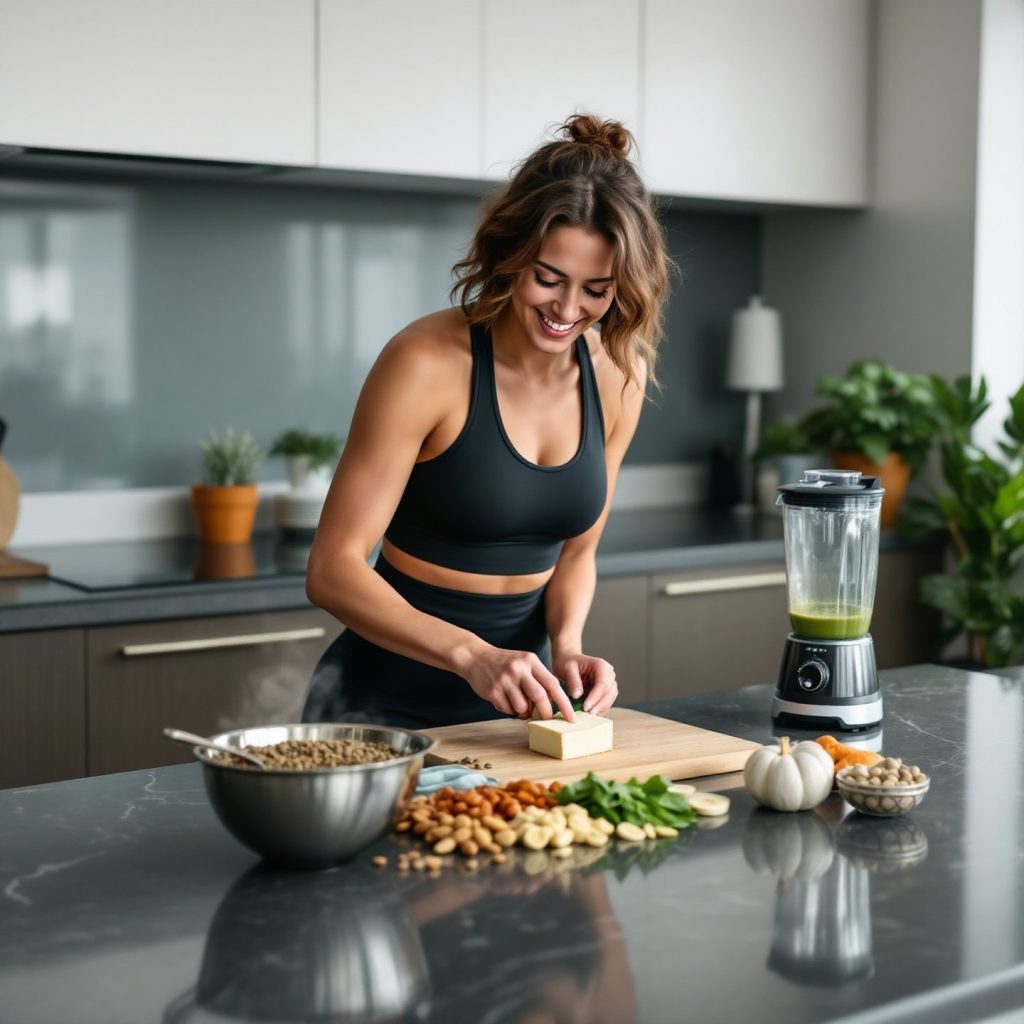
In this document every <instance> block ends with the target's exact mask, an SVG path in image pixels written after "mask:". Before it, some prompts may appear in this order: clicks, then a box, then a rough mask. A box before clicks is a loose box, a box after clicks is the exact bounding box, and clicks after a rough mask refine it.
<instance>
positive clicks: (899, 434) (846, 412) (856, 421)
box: [802, 359, 939, 528]
mask: <svg viewBox="0 0 1024 1024" xmlns="http://www.w3.org/2000/svg"><path fill="white" fill-rule="evenodd" d="M817 393H818V394H819V395H821V396H822V397H823V398H825V399H826V400H827V402H826V404H825V405H824V406H822V407H820V408H818V409H815V410H814V411H813V412H811V413H809V414H808V415H807V416H806V417H805V418H804V420H803V421H802V425H803V428H804V429H805V430H806V431H807V434H808V437H809V440H810V442H811V444H812V446H813V447H814V449H815V450H817V451H822V452H828V453H829V459H830V461H831V463H832V465H833V466H835V467H836V469H851V470H857V471H858V472H860V473H863V474H865V475H866V476H877V477H880V478H881V483H882V486H883V487H884V488H885V492H886V493H885V499H884V501H883V503H882V526H883V528H888V527H890V526H892V525H894V524H895V522H896V518H897V517H898V515H899V511H900V506H901V504H902V502H903V496H904V494H905V493H906V489H907V482H908V481H909V479H910V477H911V476H913V475H915V474H916V473H918V472H919V470H920V469H921V467H922V466H923V465H924V462H925V459H926V458H927V457H928V453H929V452H930V451H931V449H932V446H933V444H934V441H935V436H936V433H937V431H938V429H939V415H938V410H937V408H936V404H935V396H934V392H933V391H932V386H931V383H930V381H929V380H928V378H927V377H925V376H922V375H920V374H913V373H903V372H902V371H900V370H897V369H895V368H894V367H892V366H890V365H888V364H887V363H883V362H882V361H881V360H879V359H860V360H858V361H857V362H855V363H853V364H852V365H851V366H850V368H849V369H848V370H847V371H846V374H845V376H842V377H839V376H835V375H832V374H825V375H824V376H822V377H821V378H820V379H819V381H818V387H817Z"/></svg>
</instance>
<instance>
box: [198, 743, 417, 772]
mask: <svg viewBox="0 0 1024 1024" xmlns="http://www.w3.org/2000/svg"><path fill="white" fill-rule="evenodd" d="M243 749H244V750H245V752H246V753H247V754H255V755H256V756H257V757H258V758H259V759H260V760H261V761H262V762H263V763H264V764H265V765H266V766H267V768H270V769H282V770H284V771H292V772H312V771H317V770H319V769H321V768H345V767H349V766H351V765H356V764H376V763H377V762H379V761H391V760H393V759H394V758H396V757H401V756H402V753H401V751H398V750H394V749H392V748H391V747H390V746H388V745H387V744H386V743H375V742H373V741H372V740H355V739H341V740H282V741H281V742H280V743H274V744H271V745H270V746H268V747H244V748H243ZM214 759H215V760H218V761H223V762H224V763H225V764H230V765H233V766H234V767H236V768H248V769H250V770H251V771H254V772H258V771H262V769H260V768H257V767H256V765H254V764H253V763H252V762H251V761H245V760H243V759H242V758H240V757H234V756H232V755H231V754H217V755H215V757H214Z"/></svg>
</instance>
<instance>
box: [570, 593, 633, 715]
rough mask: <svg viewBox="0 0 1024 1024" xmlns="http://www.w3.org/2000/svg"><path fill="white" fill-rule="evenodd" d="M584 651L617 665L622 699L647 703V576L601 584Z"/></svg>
mask: <svg viewBox="0 0 1024 1024" xmlns="http://www.w3.org/2000/svg"><path fill="white" fill-rule="evenodd" d="M583 650H584V651H586V652H587V654H593V655H596V656H597V657H599V658H604V659H605V660H606V661H610V662H611V663H612V665H614V666H615V679H616V682H617V683H618V685H619V700H620V701H623V702H626V703H631V702H635V701H642V700H647V674H648V644H647V577H646V576H618V577H612V578H610V579H600V580H598V581H597V589H596V590H595V592H594V602H593V604H592V605H591V606H590V614H589V615H588V616H587V625H586V627H585V628H584V630H583Z"/></svg>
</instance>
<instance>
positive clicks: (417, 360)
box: [306, 325, 572, 719]
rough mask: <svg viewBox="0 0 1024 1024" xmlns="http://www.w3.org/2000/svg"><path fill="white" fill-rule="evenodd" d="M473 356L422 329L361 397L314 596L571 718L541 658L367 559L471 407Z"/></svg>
mask: <svg viewBox="0 0 1024 1024" xmlns="http://www.w3.org/2000/svg"><path fill="white" fill-rule="evenodd" d="M468 359H469V355H468V353H460V352H459V350H458V346H457V345H456V344H454V343H453V342H452V341H451V340H450V339H447V338H445V337H441V336H439V335H438V334H437V333H436V332H431V331H429V330H424V329H422V328H417V327H416V325H413V327H411V328H407V329H406V330H405V331H403V332H401V333H400V334H399V335H398V336H397V337H396V338H394V339H393V340H392V341H391V342H389V343H388V345H387V346H386V347H385V349H384V351H383V352H382V353H381V355H380V357H379V358H378V360H377V362H376V363H375V364H374V367H373V369H372V370H371V371H370V374H369V376H368V377H367V380H366V384H365V385H364V387H363V390H362V392H361V393H360V396H359V401H358V402H357V404H356V410H355V414H354V416H353V419H352V425H351V428H350V430H349V436H348V440H347V442H346V444H345V450H344V452H343V454H342V457H341V461H340V462H339V464H338V469H337V471H336V472H335V475H334V480H333V482H332V483H331V488H330V491H329V492H328V494H327V498H326V501H325V502H324V508H323V511H322V513H321V516H320V525H319V527H318V528H317V532H316V538H315V540H314V542H313V547H312V550H311V551H310V556H309V566H308V569H307V573H306V593H307V595H308V597H309V599H310V601H312V602H313V603H314V604H316V605H318V606H319V607H321V608H323V609H325V610H326V611H328V612H330V613H331V614H332V615H334V616H335V617H336V618H337V619H339V620H340V621H341V622H343V623H344V624H345V625H346V626H349V627H351V628H352V629H354V630H355V631H356V632H357V633H359V634H360V636H363V637H365V638H366V639H367V640H369V641H371V642H372V643H375V644H378V645H379V646H381V647H384V648H386V649H387V650H390V651H394V652H395V653H397V654H401V655H404V656H406V657H408V658H413V659H415V660H417V661H421V662H424V663H426V664H428V665H432V666H434V667H435V668H441V669H446V670H448V671H450V672H455V673H456V674H458V675H460V676H462V677H463V678H464V679H465V680H466V681H467V682H468V683H469V685H470V686H471V687H472V689H473V690H474V691H475V692H476V693H477V694H478V695H479V696H481V697H483V698H484V699H485V700H487V701H489V702H490V703H491V704H493V705H494V707H496V708H497V709H498V710H499V711H501V712H503V713H504V714H517V715H518V714H527V713H529V711H530V709H531V706H536V707H537V708H538V709H539V710H540V712H541V714H542V715H544V712H545V711H546V712H547V714H546V715H544V717H550V715H551V702H552V700H554V701H555V703H556V704H557V705H558V707H559V708H560V709H561V710H562V711H563V714H565V712H566V710H567V711H568V714H567V717H569V718H570V719H571V718H572V707H571V705H570V703H569V701H568V700H567V698H566V697H565V694H564V692H563V691H562V689H561V687H560V686H559V685H558V680H557V679H556V678H555V677H554V676H553V675H552V674H551V673H550V672H548V670H547V669H546V668H545V667H544V665H543V663H542V662H541V661H540V659H539V658H537V656H536V655H535V654H533V653H532V652H523V651H504V650H500V649H499V648H496V647H494V646H492V645H491V644H488V643H485V642H484V641H483V640H482V639H481V638H480V637H478V636H477V635H476V634H474V633H471V632H469V631H468V630H465V629H461V628H459V627H457V626H454V625H452V624H451V623H449V622H445V621H444V620H442V619H439V618H436V617H435V616H432V615H426V614H424V613H423V612H420V611H418V610H417V609H415V608H413V607H412V605H410V604H409V603H408V602H407V601H406V600H405V599H404V598H402V597H401V596H400V595H399V594H398V593H397V592H396V591H395V590H394V589H393V588H392V587H391V586H389V585H388V584H387V583H386V582H385V581H384V580H383V579H382V578H381V577H380V576H379V575H378V574H377V573H376V572H374V571H373V569H372V568H371V567H370V566H369V565H368V563H367V560H368V558H369V556H370V554H371V552H372V551H373V549H374V547H375V546H376V544H377V543H378V541H379V540H380V538H381V537H382V536H383V534H384V531H385V529H386V528H387V526H388V523H390V521H391V518H392V516H393V515H394V512H395V509H396V507H397V506H398V502H399V500H400V498H401V496H402V492H403V490H404V489H405V485H406V482H407V481H408V478H409V474H410V472H411V470H412V467H413V465H414V464H415V462H416V459H417V458H418V456H419V453H420V450H421V448H422V447H423V444H424V441H425V440H426V439H427V438H428V437H429V436H430V434H431V433H432V432H433V431H434V430H435V429H436V428H437V427H438V426H439V424H440V423H441V422H442V421H443V419H444V417H445V414H446V413H447V412H449V411H450V410H451V409H453V408H461V407H462V405H464V399H465V396H464V393H463V392H464V390H465V386H464V385H463V388H462V390H461V391H460V390H459V382H460V381H463V382H464V379H465V378H467V377H468V373H469V370H468V363H466V362H465V360H468ZM460 360H461V361H460ZM460 370H461V371H462V372H461V373H460ZM425 696H427V697H428V699H429V695H425ZM563 705H564V707H563Z"/></svg>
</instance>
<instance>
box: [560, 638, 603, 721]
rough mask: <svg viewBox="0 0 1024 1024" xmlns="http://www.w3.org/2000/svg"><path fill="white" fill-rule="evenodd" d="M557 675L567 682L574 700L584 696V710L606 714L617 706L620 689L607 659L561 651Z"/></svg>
mask: <svg viewBox="0 0 1024 1024" xmlns="http://www.w3.org/2000/svg"><path fill="white" fill-rule="evenodd" d="M554 666H555V672H556V673H557V674H558V676H559V677H560V678H562V679H564V680H565V684H566V686H568V688H569V696H570V697H572V698H573V700H576V699H578V698H579V697H582V696H583V694H584V692H586V697H585V698H584V700H583V710H584V711H589V712H590V714H592V715H603V714H605V712H607V710H608V709H609V708H610V707H611V706H612V705H613V704H614V703H615V698H616V697H618V695H619V687H618V684H617V683H616V681H615V669H614V668H612V666H611V664H610V663H609V662H607V661H605V660H604V658H595V657H592V656H591V655H589V654H584V653H583V652H582V651H565V652H560V653H559V654H558V655H557V656H556V657H555V659H554Z"/></svg>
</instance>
